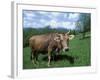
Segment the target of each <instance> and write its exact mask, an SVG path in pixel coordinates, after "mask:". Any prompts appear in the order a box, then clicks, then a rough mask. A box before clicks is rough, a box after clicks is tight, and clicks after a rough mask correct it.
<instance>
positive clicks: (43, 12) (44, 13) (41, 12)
mask: <svg viewBox="0 0 100 80" xmlns="http://www.w3.org/2000/svg"><path fill="white" fill-rule="evenodd" d="M39 13H40V14H43V15H46V14H48V12H45V11H40V12H39Z"/></svg>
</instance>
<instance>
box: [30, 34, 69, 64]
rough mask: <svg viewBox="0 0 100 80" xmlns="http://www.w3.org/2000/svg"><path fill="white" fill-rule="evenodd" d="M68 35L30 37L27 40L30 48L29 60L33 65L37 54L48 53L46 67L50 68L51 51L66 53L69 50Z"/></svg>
mask: <svg viewBox="0 0 100 80" xmlns="http://www.w3.org/2000/svg"><path fill="white" fill-rule="evenodd" d="M69 39H70V37H69V35H68V33H66V34H58V33H51V34H44V35H36V36H32V37H31V38H30V39H29V45H30V48H31V60H32V62H33V63H35V61H36V60H37V58H38V53H48V66H50V59H51V53H52V51H56V50H57V52H59V51H60V50H63V51H67V50H69V47H68V44H66V42H67V43H68V42H69Z"/></svg>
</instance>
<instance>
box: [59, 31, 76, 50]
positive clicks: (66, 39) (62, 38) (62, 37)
mask: <svg viewBox="0 0 100 80" xmlns="http://www.w3.org/2000/svg"><path fill="white" fill-rule="evenodd" d="M69 33H70V32H68V33H63V34H59V37H60V41H61V45H62V49H63V51H68V50H69V40H72V39H73V38H74V35H69Z"/></svg>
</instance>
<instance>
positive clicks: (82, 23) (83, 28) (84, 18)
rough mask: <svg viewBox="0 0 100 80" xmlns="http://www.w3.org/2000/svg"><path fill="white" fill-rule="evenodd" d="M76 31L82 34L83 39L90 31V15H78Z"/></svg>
mask: <svg viewBox="0 0 100 80" xmlns="http://www.w3.org/2000/svg"><path fill="white" fill-rule="evenodd" d="M76 26H77V29H78V30H79V32H81V33H82V38H84V37H85V34H86V32H88V31H90V30H91V14H90V13H80V16H79V20H78V22H77V23H76Z"/></svg>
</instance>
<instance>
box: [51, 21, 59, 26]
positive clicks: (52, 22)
mask: <svg viewBox="0 0 100 80" xmlns="http://www.w3.org/2000/svg"><path fill="white" fill-rule="evenodd" d="M50 26H51V28H57V26H58V23H57V22H56V21H55V20H51V21H50Z"/></svg>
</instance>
